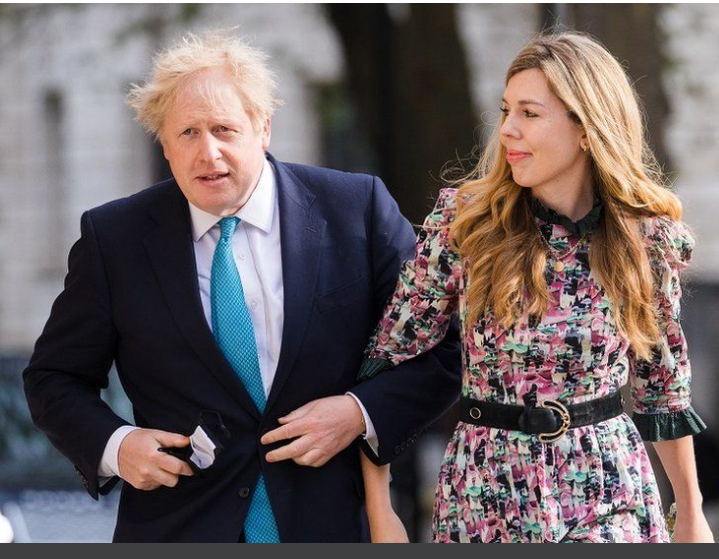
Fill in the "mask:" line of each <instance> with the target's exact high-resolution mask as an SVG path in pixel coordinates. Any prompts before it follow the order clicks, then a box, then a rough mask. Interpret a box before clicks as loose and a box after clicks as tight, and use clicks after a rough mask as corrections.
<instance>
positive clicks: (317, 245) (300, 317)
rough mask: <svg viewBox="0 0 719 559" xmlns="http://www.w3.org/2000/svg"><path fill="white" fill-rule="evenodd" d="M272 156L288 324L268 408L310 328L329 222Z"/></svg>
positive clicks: (287, 170) (291, 174)
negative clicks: (325, 233) (278, 212)
mask: <svg viewBox="0 0 719 559" xmlns="http://www.w3.org/2000/svg"><path fill="white" fill-rule="evenodd" d="M268 158H269V160H270V162H271V163H272V164H273V166H274V168H275V173H276V176H277V193H278V203H279V209H280V237H281V239H280V242H281V246H282V282H283V290H284V325H283V329H282V348H281V350H280V358H279V362H278V364H277V371H276V373H275V379H274V381H273V383H272V389H271V390H270V395H269V397H268V400H267V407H266V408H265V409H266V411H269V409H270V408H271V407H272V405H273V404H274V403H275V401H276V400H277V397H278V395H279V393H280V391H281V390H282V387H283V386H284V384H285V382H286V381H287V377H288V376H289V374H290V371H291V370H292V366H293V364H294V361H295V359H296V358H297V353H298V352H299V349H300V347H301V345H302V340H303V338H304V335H305V331H306V330H307V323H308V322H309V318H310V315H311V313H312V304H313V302H314V294H315V285H316V283H317V274H318V272H319V264H320V257H321V254H322V250H321V249H322V239H323V237H324V232H325V228H326V225H327V223H326V222H325V221H324V220H323V219H322V218H321V217H320V216H319V215H318V213H317V211H316V208H315V207H314V202H315V196H314V195H313V194H312V193H311V192H310V191H309V190H308V189H307V188H306V187H305V186H303V185H302V183H301V182H300V181H299V179H297V177H296V176H295V175H294V174H293V173H292V172H291V171H290V170H289V169H288V168H287V167H286V166H285V165H283V164H282V163H279V162H278V161H276V160H275V159H274V158H273V157H272V156H268Z"/></svg>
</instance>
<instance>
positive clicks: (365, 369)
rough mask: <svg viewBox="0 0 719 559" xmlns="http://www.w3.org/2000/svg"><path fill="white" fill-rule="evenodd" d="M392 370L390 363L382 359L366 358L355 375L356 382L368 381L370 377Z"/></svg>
mask: <svg viewBox="0 0 719 559" xmlns="http://www.w3.org/2000/svg"><path fill="white" fill-rule="evenodd" d="M391 368H392V363H390V362H389V361H385V360H384V359H377V358H376V357H367V358H366V359H365V360H364V361H362V366H361V367H360V370H359V373H358V374H357V382H363V381H365V380H369V379H371V378H372V377H374V376H376V375H378V374H379V373H381V372H382V371H386V370H387V369H391Z"/></svg>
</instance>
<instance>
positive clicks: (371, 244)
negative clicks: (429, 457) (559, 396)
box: [24, 34, 459, 542]
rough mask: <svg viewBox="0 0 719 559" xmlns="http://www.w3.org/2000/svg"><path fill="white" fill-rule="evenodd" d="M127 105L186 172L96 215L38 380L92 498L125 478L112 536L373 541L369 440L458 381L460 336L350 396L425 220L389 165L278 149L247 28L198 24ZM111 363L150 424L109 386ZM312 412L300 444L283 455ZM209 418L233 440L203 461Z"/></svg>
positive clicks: (34, 378) (406, 425)
mask: <svg viewBox="0 0 719 559" xmlns="http://www.w3.org/2000/svg"><path fill="white" fill-rule="evenodd" d="M130 102H131V105H132V106H133V107H134V108H135V109H136V111H137V114H138V119H139V120H140V121H141V122H142V123H143V124H144V125H145V126H146V128H147V129H148V130H150V131H151V132H153V133H154V134H156V135H157V137H158V138H159V140H160V142H161V144H162V147H163V150H164V154H165V157H166V158H167V159H168V161H169V163H170V167H171V169H172V174H173V176H174V180H170V181H165V182H163V183H160V184H158V185H155V186H154V187H152V188H149V189H147V190H145V191H144V192H141V193H139V194H137V195H135V196H131V197H129V198H126V199H123V200H118V201H115V202H112V203H109V204H106V205H105V206H102V207H100V208H96V209H94V210H91V211H89V212H87V213H85V214H84V215H83V217H82V235H81V238H80V240H79V241H78V242H77V243H76V245H75V246H74V247H73V249H72V251H71V253H70V258H69V273H68V276H67V279H66V282H65V290H64V291H63V293H62V294H61V295H60V296H59V297H58V299H57V301H56V302H55V304H54V306H53V309H52V313H51V316H50V319H49V320H48V323H47V325H46V327H45V330H44V332H43V334H42V336H41V337H40V339H39V340H38V342H37V346H36V348H35V353H34V355H33V357H32V359H31V362H30V365H29V367H28V368H27V370H26V371H25V373H24V375H25V386H26V393H27V397H28V402H29V404H30V409H31V411H32V414H33V418H34V420H35V422H36V424H37V425H38V426H39V427H40V428H41V429H43V430H44V431H45V432H46V433H47V435H48V437H49V438H50V440H51V441H52V443H53V444H54V445H55V446H56V447H57V448H58V449H59V450H60V451H61V452H62V453H63V454H65V456H67V457H68V458H69V459H70V460H71V461H72V462H73V463H74V464H75V466H76V469H77V470H78V473H79V474H80V475H81V476H82V479H83V482H84V484H85V487H86V488H87V490H88V491H89V492H90V494H91V495H92V496H93V497H95V498H97V495H98V493H106V492H108V491H109V490H110V489H111V488H112V486H113V485H114V483H115V481H116V480H117V479H118V477H120V478H122V479H124V480H125V481H126V482H127V483H125V484H124V486H123V489H122V497H121V501H120V508H119V515H118V523H117V528H116V531H115V540H116V541H238V540H239V541H251V542H252V541H270V542H271V541H282V542H290V541H361V540H363V539H366V536H367V534H366V529H365V525H364V522H363V512H362V505H363V503H362V479H361V472H360V467H359V454H358V450H357V448H358V445H357V443H356V441H357V440H358V438H359V437H360V435H364V436H365V437H367V438H368V439H371V440H369V441H368V443H369V444H371V446H373V447H374V448H375V449H376V452H377V455H376V456H374V459H375V460H377V461H384V462H385V463H386V462H388V461H389V459H391V458H393V457H394V456H395V454H399V453H401V452H402V451H403V450H404V449H405V448H406V447H407V445H408V444H411V442H413V441H414V438H415V437H416V434H417V432H418V431H419V430H421V429H422V428H423V427H424V426H426V425H427V424H428V423H429V422H431V420H432V419H434V418H435V417H436V416H438V415H439V414H440V413H441V412H442V411H443V410H444V409H446V408H447V407H448V406H449V405H450V404H451V403H452V402H453V401H454V399H455V398H456V397H457V395H458V387H459V384H458V382H459V372H458V351H457V345H456V344H454V343H449V342H446V343H445V344H444V346H441V347H438V348H437V349H436V350H435V353H434V354H432V355H427V356H424V357H423V358H420V359H417V360H416V361H415V362H413V363H408V364H407V365H406V366H403V367H399V368H397V369H395V370H394V371H392V373H391V374H386V375H385V376H384V377H382V378H377V379H373V380H372V381H370V382H368V383H366V385H365V386H363V387H362V390H363V394H365V395H366V396H363V398H365V399H366V400H367V402H366V403H367V407H366V409H363V402H361V401H360V400H359V398H358V397H357V396H355V395H353V394H351V393H348V391H349V390H350V389H352V387H353V385H354V379H355V376H356V373H357V371H358V369H359V365H360V362H361V360H362V350H363V348H364V344H365V343H366V341H367V339H368V336H369V334H370V333H371V331H372V328H373V327H374V325H375V323H376V321H377V320H378V319H379V316H380V313H381V310H382V307H383V304H384V303H385V301H386V300H387V299H388V297H389V296H390V294H391V292H392V290H393V288H394V285H395V282H396V278H397V274H398V271H399V267H400V264H401V262H402V261H403V260H405V259H407V258H411V256H412V251H413V246H414V240H413V234H412V230H411V228H410V226H409V224H408V223H407V221H406V220H405V219H404V218H403V217H402V216H401V215H400V213H399V210H398V208H397V206H396V204H395V203H394V201H393V200H392V198H391V197H390V196H389V194H388V193H387V191H386V189H385V187H384V185H383V184H382V183H381V181H380V180H379V179H377V178H374V177H369V176H362V175H350V174H345V173H339V172H336V171H329V170H326V169H318V168H311V167H306V166H302V165H291V164H284V163H280V162H279V161H277V160H275V159H274V158H273V157H271V156H270V155H269V154H266V150H267V149H268V147H269V143H270V132H271V127H270V123H271V116H272V113H273V111H274V109H275V107H276V106H277V101H276V99H275V97H274V81H273V79H272V75H271V73H270V72H269V71H268V69H267V68H266V67H265V64H264V55H262V53H259V52H258V51H256V50H254V49H251V48H249V47H248V46H247V45H245V44H244V43H243V42H242V41H239V40H237V39H232V38H230V37H226V36H223V35H221V34H210V35H208V36H207V37H205V38H204V39H203V38H198V37H194V36H189V37H186V38H185V39H183V41H182V42H181V43H179V44H178V45H177V46H175V47H173V48H171V49H169V50H168V51H166V52H165V53H163V54H161V55H160V56H159V57H158V59H157V60H156V62H155V67H154V71H153V74H152V75H151V77H150V79H149V81H148V83H146V84H145V85H144V86H142V87H135V89H134V90H133V91H132V92H131V94H130ZM113 361H114V362H115V363H116V366H117V370H118V374H119V376H120V379H121V381H122V384H123V387H124V389H125V391H126V393H127V395H128V397H129V399H130V400H131V402H132V404H133V408H134V416H135V422H136V424H137V426H131V425H128V424H127V423H126V422H125V421H124V420H122V419H121V418H119V417H118V416H116V415H115V414H114V413H113V412H112V410H110V409H109V408H108V407H107V406H106V405H105V404H104V403H103V402H102V400H101V399H100V389H102V388H104V387H106V386H107V376H108V370H109V368H110V366H111V364H112V363H113ZM373 384H375V385H376V389H374V388H373V387H372V385H373ZM367 394H369V396H367ZM297 408H300V410H301V412H300V413H302V414H303V415H305V416H307V419H308V421H305V422H304V423H303V424H302V426H303V428H302V429H301V430H299V431H298V433H297V434H296V435H297V436H301V440H302V441H303V442H302V444H303V445H305V446H303V448H302V449H301V452H299V453H297V452H295V453H294V454H293V455H292V457H293V458H294V461H281V462H272V463H270V462H268V461H267V460H266V459H265V456H266V453H267V452H268V451H272V449H273V446H272V445H263V444H261V442H260V439H261V437H262V436H263V435H264V434H266V433H268V432H269V431H271V430H273V429H276V428H278V427H279V425H280V423H279V422H278V420H279V419H280V418H282V417H283V416H285V415H287V414H289V413H290V412H292V411H293V410H296V409H297ZM200 414H202V415H203V416H204V417H213V418H216V420H217V423H218V424H221V427H222V429H221V431H222V430H226V431H227V432H228V437H227V438H220V439H216V440H215V441H214V442H217V443H219V444H221V445H222V446H223V448H224V450H223V452H221V453H217V454H216V457H215V460H214V463H212V464H211V465H210V466H209V467H207V468H206V469H205V470H203V471H201V472H200V474H199V475H193V469H192V468H191V467H190V465H189V464H188V462H186V461H185V460H183V459H181V458H180V457H178V456H176V455H175V453H176V452H178V451H181V449H183V448H185V447H187V445H188V444H189V443H190V439H188V435H190V434H191V433H193V432H194V430H195V428H196V427H197V424H198V417H200ZM194 442H195V441H194V440H193V443H194ZM193 448H194V447H193ZM293 450H296V448H295V449H293ZM306 465H313V466H322V467H316V468H309V467H303V466H306Z"/></svg>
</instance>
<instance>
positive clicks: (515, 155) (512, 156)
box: [507, 150, 532, 165]
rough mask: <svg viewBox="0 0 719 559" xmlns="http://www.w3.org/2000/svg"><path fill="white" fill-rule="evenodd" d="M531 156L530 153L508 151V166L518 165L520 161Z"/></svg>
mask: <svg viewBox="0 0 719 559" xmlns="http://www.w3.org/2000/svg"><path fill="white" fill-rule="evenodd" d="M531 155H532V154H531V153H527V152H526V151H514V150H508V151H507V161H508V162H509V164H510V165H512V164H513V163H519V162H520V161H522V160H523V159H526V158H527V157H530V156H531Z"/></svg>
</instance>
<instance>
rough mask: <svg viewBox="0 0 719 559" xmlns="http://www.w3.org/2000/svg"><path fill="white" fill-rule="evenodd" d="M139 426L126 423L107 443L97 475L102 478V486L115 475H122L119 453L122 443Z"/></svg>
mask: <svg viewBox="0 0 719 559" xmlns="http://www.w3.org/2000/svg"><path fill="white" fill-rule="evenodd" d="M137 429H139V427H133V426H132V425H125V426H123V427H120V428H119V429H117V431H115V432H114V433H113V434H112V436H111V437H110V439H109V440H108V441H107V445H105V452H103V453H102V460H100V466H99V467H98V468H97V475H98V477H99V478H100V480H99V482H100V486H102V485H105V484H106V483H107V482H108V481H110V479H112V478H113V477H114V476H118V477H120V467H119V465H118V453H119V452H120V445H121V444H122V441H124V440H125V437H126V436H127V435H129V434H130V433H132V432H133V431H136V430H137Z"/></svg>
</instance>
